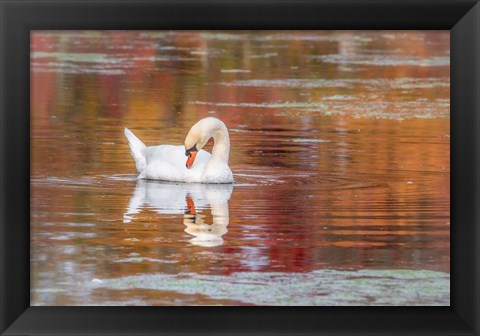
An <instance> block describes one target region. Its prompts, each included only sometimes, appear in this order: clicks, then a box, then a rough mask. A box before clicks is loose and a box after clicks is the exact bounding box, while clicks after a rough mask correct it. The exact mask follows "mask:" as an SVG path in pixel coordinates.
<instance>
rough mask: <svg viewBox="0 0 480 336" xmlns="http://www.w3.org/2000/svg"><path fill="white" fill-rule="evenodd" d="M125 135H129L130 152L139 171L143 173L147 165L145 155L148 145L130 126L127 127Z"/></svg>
mask: <svg viewBox="0 0 480 336" xmlns="http://www.w3.org/2000/svg"><path fill="white" fill-rule="evenodd" d="M125 136H126V137H127V140H128V144H129V145H130V153H131V154H132V157H133V159H134V160H135V165H136V166H137V171H138V173H139V174H141V173H142V172H143V170H144V169H145V167H146V166H147V158H146V157H145V149H146V148H147V146H145V144H144V143H143V142H142V141H141V140H140V139H139V138H137V137H136V136H135V134H133V133H132V131H130V130H129V129H128V128H125Z"/></svg>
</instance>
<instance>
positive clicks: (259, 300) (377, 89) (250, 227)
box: [31, 31, 450, 305]
mask: <svg viewBox="0 0 480 336" xmlns="http://www.w3.org/2000/svg"><path fill="white" fill-rule="evenodd" d="M449 39H450V36H449V33H448V32H442V31H436V32H427V31H409V32H403V31H371V32H362V31H351V32H350V31H307V32H303V31H283V32H282V31H275V32H268V31H267V32H263V31H258V32H252V31H249V32H247V31H241V32H230V31H229V32H227V31H210V32H209V31H198V32H196V31H176V32H149V31H135V32H133V31H132V32H127V31H89V32H80V31H64V32H61V31H57V32H53V31H36V32H33V33H32V35H31V304H32V305H217V304H221V305H252V304H253V305H449V302H450V288H449V286H450V285H449V284H450V196H449V194H450V77H449V76H450V75H449V73H450V66H449V63H450V62H449V59H450V51H449V50H450V42H449ZM206 116H214V117H217V118H220V119H221V120H223V121H224V122H225V124H226V125H227V127H228V128H229V131H230V141H231V153H230V161H229V165H230V167H231V169H232V171H233V174H234V179H235V183H234V184H233V185H206V184H182V183H172V182H164V181H144V180H140V181H139V180H137V173H136V169H135V164H134V161H133V159H132V157H131V156H130V151H129V148H128V144H127V141H126V139H125V137H124V134H123V130H124V127H128V128H130V129H131V130H132V131H134V132H135V134H136V135H137V136H138V137H139V138H140V139H142V140H143V141H144V142H145V143H146V144H147V145H157V144H174V145H182V144H183V141H184V138H185V136H186V134H187V132H188V130H189V129H190V127H191V126H192V125H193V124H194V123H195V122H196V121H198V120H199V119H201V118H203V117H206ZM207 147H208V149H209V150H211V148H212V144H211V143H209V144H208V145H207Z"/></svg>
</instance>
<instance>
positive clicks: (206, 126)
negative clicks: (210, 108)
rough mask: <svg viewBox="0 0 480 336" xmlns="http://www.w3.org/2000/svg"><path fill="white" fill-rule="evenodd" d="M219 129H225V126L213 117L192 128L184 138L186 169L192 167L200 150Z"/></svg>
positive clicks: (200, 121)
mask: <svg viewBox="0 0 480 336" xmlns="http://www.w3.org/2000/svg"><path fill="white" fill-rule="evenodd" d="M221 128H225V129H226V127H225V124H224V123H223V122H222V121H221V120H219V119H217V118H214V117H208V118H204V119H201V120H199V121H198V122H197V123H196V124H195V125H193V126H192V128H191V129H190V131H188V134H187V137H186V138H185V156H187V157H188V158H187V163H186V166H187V168H189V169H190V168H191V167H192V165H193V162H194V161H195V157H196V156H197V154H198V151H199V150H200V149H202V148H203V147H204V146H205V145H206V144H207V142H208V140H210V138H211V137H212V136H213V135H214V133H215V132H217V131H218V130H220V129H221Z"/></svg>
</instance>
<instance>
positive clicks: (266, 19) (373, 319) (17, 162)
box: [0, 0, 480, 335]
mask: <svg viewBox="0 0 480 336" xmlns="http://www.w3.org/2000/svg"><path fill="white" fill-rule="evenodd" d="M0 10H1V13H0V14H1V16H0V24H1V37H0V38H1V54H0V57H1V71H0V76H1V106H0V108H1V114H0V132H1V133H0V135H1V136H0V141H1V151H0V155H1V156H0V165H1V180H0V181H1V182H0V189H1V198H0V210H1V211H0V213H1V217H0V221H1V222H0V229H1V243H0V246H1V266H0V267H1V271H0V272H1V273H0V275H1V278H0V280H1V284H0V309H1V311H0V332H1V334H2V335H40V334H42V335H49V334H51V335H57V334H64V335H69V334H75V335H82V334H89V335H92V334H98V335H101V334H111V335H114V334H115V335H125V334H136V335H138V334H172V335H186V334H199V335H203V334H205V335H206V334H208V335H214V334H215V335H216V334H226V335H229V334H230V335H233V334H248V335H253V334H273V335H287V334H288V335H290V334H292V335H306V334H309V335H310V334H362V333H364V334H390V335H392V334H435V335H447V334H448V335H479V306H480V292H479V283H480V281H479V280H480V279H479V257H480V253H479V232H480V230H479V224H480V223H479V213H480V212H479V208H480V206H479V181H480V179H479V172H480V169H479V168H480V167H479V153H480V148H479V139H480V137H479V134H480V127H479V126H480V124H479V112H480V111H479V107H480V101H479V95H480V91H479V77H480V76H479V71H480V67H479V63H480V51H479V47H480V4H479V3H478V2H477V1H473V0H451V1H447V0H430V1H425V0H422V1H399V0H390V1H377V0H368V1H364V0H338V1H328V0H324V1H321V0H318V1H311V0H300V1H294V0H271V1H265V0H262V1H236V0H233V1H232V0H227V1H212V0H211V1H190V0H187V1H184V0H178V1H166V0H161V1H153V0H149V1H145V0H141V1H135V0H117V1H111V0H99V1H92V0H83V1H78V0H37V1H36V0H0ZM34 29H122V30H124V29H125V30H129V29H149V30H152V29H446V30H450V32H451V260H452V263H451V306H450V307H415V308H413V307H308V308H307V307H289V308H287V307H275V308H271V307H162V308H160V307H129V308H127V307H30V278H29V272H30V268H29V260H30V246H29V245H30V242H29V234H30V227H29V224H30V206H29V196H30V167H29V158H30V137H29V132H30V124H29V123H30V120H29V106H30V105H29V104H30V98H29V97H30V94H29V90H30V86H29V73H30V70H29V65H30V62H29V57H30V55H29V54H30V44H29V37H30V30H34Z"/></svg>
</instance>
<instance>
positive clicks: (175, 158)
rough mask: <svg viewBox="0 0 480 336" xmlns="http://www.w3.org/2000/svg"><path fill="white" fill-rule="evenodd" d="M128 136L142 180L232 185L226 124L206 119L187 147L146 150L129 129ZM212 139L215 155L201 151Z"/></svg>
mask: <svg viewBox="0 0 480 336" xmlns="http://www.w3.org/2000/svg"><path fill="white" fill-rule="evenodd" d="M125 136H126V137H127V140H128V144H129V145H130V152H131V154H132V156H133V159H134V160H135V164H136V166H137V171H138V173H139V174H140V175H139V176H138V178H140V179H151V180H163V181H175V182H198V183H232V182H233V174H232V171H231V170H230V167H229V166H228V159H229V156H230V137H229V135H228V129H227V127H226V126H225V124H224V123H223V122H222V121H220V120H219V119H217V118H213V117H208V118H204V119H201V120H200V121H198V122H197V123H196V124H195V125H193V126H192V128H191V129H190V131H189V132H188V134H187V137H186V138H185V147H184V146H172V145H160V146H149V147H147V146H145V144H144V143H143V142H142V141H140V139H138V138H137V137H136V136H135V135H134V134H133V133H132V132H131V131H130V130H129V129H128V128H125ZM210 138H213V141H214V145H213V149H212V154H210V153H208V152H206V151H204V150H203V149H202V148H203V147H204V146H205V144H206V143H207V142H208V140H209V139H210ZM185 156H187V161H186V162H185Z"/></svg>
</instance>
